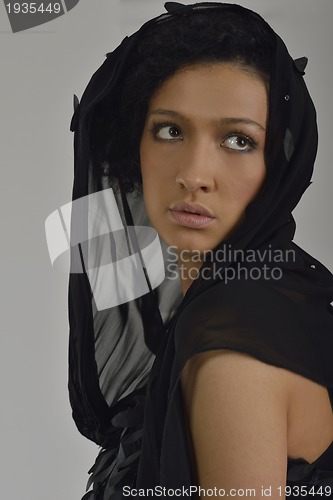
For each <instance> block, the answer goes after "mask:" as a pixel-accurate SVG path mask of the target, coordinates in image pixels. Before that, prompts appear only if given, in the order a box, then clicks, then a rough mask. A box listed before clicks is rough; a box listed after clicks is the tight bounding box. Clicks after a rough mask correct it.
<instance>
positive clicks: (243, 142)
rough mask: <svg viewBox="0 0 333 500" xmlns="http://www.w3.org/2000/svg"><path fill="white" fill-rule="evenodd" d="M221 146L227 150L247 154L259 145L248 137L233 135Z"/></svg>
mask: <svg viewBox="0 0 333 500" xmlns="http://www.w3.org/2000/svg"><path fill="white" fill-rule="evenodd" d="M221 145H222V146H223V147H225V148H227V149H232V150H234V151H241V152H243V151H244V152H247V151H252V150H253V149H255V148H256V146H257V143H256V142H255V141H254V140H253V139H251V138H250V137H247V136H246V135H243V134H231V135H229V137H227V138H226V139H225V140H224V141H223V142H222V143H221Z"/></svg>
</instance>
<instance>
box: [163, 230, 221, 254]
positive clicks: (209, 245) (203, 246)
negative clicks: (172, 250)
mask: <svg viewBox="0 0 333 500" xmlns="http://www.w3.org/2000/svg"><path fill="white" fill-rule="evenodd" d="M174 233H175V231H174V232H173V234H170V233H169V234H165V235H163V234H161V233H160V236H161V238H162V239H163V240H164V241H165V242H166V244H167V245H169V246H170V247H176V248H177V250H178V251H186V252H194V253H204V252H207V251H209V250H212V249H213V248H215V247H216V246H217V245H218V244H219V243H220V242H221V241H222V240H223V235H222V236H221V237H220V238H219V239H218V238H212V237H209V236H208V235H205V234H202V233H201V234H195V233H194V231H191V232H190V231H188V234H178V235H176V234H174Z"/></svg>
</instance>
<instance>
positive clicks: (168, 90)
mask: <svg viewBox="0 0 333 500" xmlns="http://www.w3.org/2000/svg"><path fill="white" fill-rule="evenodd" d="M154 109H168V110H174V111H177V112H178V113H180V114H182V115H184V116H187V117H192V116H193V117H202V118H205V117H207V118H209V119H217V120H218V119H221V118H223V117H229V116H232V117H237V116H240V117H247V118H249V119H255V120H256V121H259V123H262V124H265V123H266V119H267V89H266V84H265V82H264V80H263V79H262V78H261V77H260V76H259V75H257V74H256V73H252V72H250V71H248V70H246V69H244V68H241V67H239V66H236V65H233V64H226V63H218V64H209V65H208V64H205V65H200V66H194V67H189V68H185V69H182V70H179V71H178V72H177V73H175V74H174V75H173V76H171V77H170V78H168V79H167V80H166V81H165V82H164V83H163V84H162V85H161V86H160V87H159V89H158V90H157V91H156V92H155V94H154V95H153V97H152V99H151V101H150V106H149V111H150V112H152V111H154Z"/></svg>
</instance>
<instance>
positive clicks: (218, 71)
mask: <svg viewBox="0 0 333 500" xmlns="http://www.w3.org/2000/svg"><path fill="white" fill-rule="evenodd" d="M266 122H267V88H266V84H265V82H264V81H263V80H262V79H261V77H259V76H258V75H256V74H254V73H253V72H251V70H247V69H245V68H240V67H239V66H235V65H231V64H225V63H223V64H222V63H219V64H210V65H199V66H194V67H190V68H185V69H182V70H181V71H178V72H177V73H176V74H175V75H173V76H172V77H170V78H169V79H168V80H166V81H165V82H164V83H163V84H162V86H161V87H160V88H159V89H158V91H157V92H156V93H155V94H154V95H153V97H152V99H151V102H150V105H149V109H148V114H147V119H146V123H145V127H144V131H143V135H142V140H141V147H140V157H141V171H142V180H143V193H144V201H145V206H146V210H147V213H148V216H149V218H150V221H151V223H152V225H153V226H154V227H155V229H156V230H157V231H158V233H159V235H160V236H161V237H162V238H163V239H164V240H165V241H166V242H167V244H169V245H172V246H176V247H177V248H178V252H179V264H184V265H187V266H192V267H193V266H195V265H197V266H200V265H201V262H199V263H196V262H190V263H188V262H187V263H185V262H182V251H186V252H187V254H188V253H190V254H191V252H192V253H194V252H195V253H196V255H197V252H198V251H199V252H204V251H206V250H209V249H212V248H214V247H215V246H216V245H217V244H218V243H219V242H221V241H222V240H223V239H225V238H226V237H227V236H228V235H229V234H230V233H231V232H232V231H233V230H234V229H235V228H236V227H237V225H238V224H239V223H240V222H241V220H242V218H243V216H244V213H245V209H246V207H247V206H248V204H249V203H250V202H251V201H252V200H253V199H254V198H255V197H256V195H257V194H258V193H259V192H260V189H261V187H262V185H263V182H264V179H265V163H264V147H265V130H266ZM183 202H184V203H189V204H200V206H203V207H205V208H206V209H208V210H209V212H210V214H211V215H212V221H211V222H210V223H209V224H208V225H206V226H203V227H199V228H189V227H184V225H182V224H180V223H179V222H177V220H175V219H174V218H173V217H172V214H170V208H172V207H173V206H174V204H177V203H183ZM191 281H192V280H191V279H190V278H189V277H185V278H183V279H182V286H183V291H184V293H186V290H187V289H188V287H189V286H190V284H191ZM181 389H182V394H183V401H184V409H185V413H186V418H187V424H188V430H189V440H190V443H191V448H192V461H193V469H194V471H195V474H196V479H197V484H198V485H200V486H201V487H202V488H206V489H207V488H214V487H217V488H224V489H225V490H230V489H231V488H235V489H238V488H242V489H243V490H246V489H247V488H253V489H255V491H256V497H255V498H267V496H266V497H265V496H262V493H261V492H262V490H261V488H262V486H263V487H264V488H265V487H271V488H272V494H271V496H270V498H271V499H273V500H277V499H281V496H280V494H279V490H278V489H277V488H279V487H282V488H284V486H285V484H286V470H287V457H288V456H289V457H290V458H300V457H303V458H305V459H306V460H308V461H309V462H312V461H314V460H315V459H316V458H317V457H318V456H320V454H321V453H322V452H323V451H324V450H325V449H326V448H327V447H328V446H329V444H330V443H331V441H332V440H333V417H332V410H331V405H330V402H329V398H328V393H327V390H326V388H324V387H322V386H320V385H318V384H316V383H314V382H312V381H310V380H308V379H306V378H304V377H301V376H300V375H298V374H295V373H292V372H289V371H288V370H284V369H281V368H277V367H274V366H272V365H269V364H266V363H263V362H261V361H259V360H258V359H255V358H253V357H251V356H249V355H246V354H242V353H237V352H232V351H225V350H219V351H210V352H208V353H201V354H199V355H197V356H194V357H192V358H191V359H190V360H189V361H188V362H187V364H186V366H185V368H184V369H183V371H182V374H181ZM248 496H249V495H248ZM201 498H206V497H204V496H203V495H201ZM207 498H210V497H207ZM233 498H236V499H237V498H244V493H243V494H240V495H238V496H237V495H236V496H233Z"/></svg>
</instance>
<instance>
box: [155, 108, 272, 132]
mask: <svg viewBox="0 0 333 500" xmlns="http://www.w3.org/2000/svg"><path fill="white" fill-rule="evenodd" d="M151 115H166V116H174V117H176V118H181V119H182V120H184V121H186V122H188V121H190V120H189V118H187V117H186V116H184V115H182V114H181V113H178V112H177V111H173V110H171V109H161V108H158V109H154V110H153V111H151V112H150V113H149V116H151ZM214 121H215V120H214ZM216 122H217V123H218V124H220V125H239V124H244V125H252V126H255V127H256V128H259V129H260V130H262V131H263V132H266V129H265V128H264V127H263V126H262V125H260V123H258V122H256V121H254V120H251V119H250V118H236V117H235V118H231V117H230V118H221V119H220V120H216Z"/></svg>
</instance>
